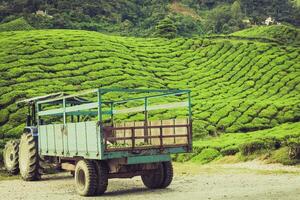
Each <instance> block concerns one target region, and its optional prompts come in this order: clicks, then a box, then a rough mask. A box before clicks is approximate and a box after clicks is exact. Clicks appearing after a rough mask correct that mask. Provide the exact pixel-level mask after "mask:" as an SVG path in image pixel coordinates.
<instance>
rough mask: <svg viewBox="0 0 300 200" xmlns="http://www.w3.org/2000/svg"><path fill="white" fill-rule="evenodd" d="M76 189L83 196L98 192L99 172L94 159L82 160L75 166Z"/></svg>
mask: <svg viewBox="0 0 300 200" xmlns="http://www.w3.org/2000/svg"><path fill="white" fill-rule="evenodd" d="M75 184H76V190H77V192H78V194H79V195H81V196H92V195H95V193H96V188H97V174H96V167H95V164H94V163H93V162H92V161H89V160H80V161H78V162H77V164H76V167H75Z"/></svg>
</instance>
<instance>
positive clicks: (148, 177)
mask: <svg viewBox="0 0 300 200" xmlns="http://www.w3.org/2000/svg"><path fill="white" fill-rule="evenodd" d="M163 175H164V169H163V164H162V163H158V168H157V169H156V170H155V171H154V172H152V173H149V174H144V175H142V176H141V178H142V181H143V183H144V185H145V186H146V187H147V188H149V189H159V188H161V185H162V183H163V178H164V176H163Z"/></svg>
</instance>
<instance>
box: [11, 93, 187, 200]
mask: <svg viewBox="0 0 300 200" xmlns="http://www.w3.org/2000/svg"><path fill="white" fill-rule="evenodd" d="M19 104H26V105H28V117H27V127H25V129H24V134H23V135H22V137H21V140H20V145H19V148H18V149H19V153H18V156H19V163H18V164H19V169H20V174H21V177H22V178H23V179H24V180H27V181H31V180H38V179H40V177H41V172H40V171H41V170H40V169H41V166H42V165H41V164H40V163H41V162H42V161H44V160H46V161H52V162H53V161H55V162H56V163H59V164H60V167H61V168H62V169H64V170H69V171H71V172H72V174H73V175H74V176H75V183H76V189H77V191H78V193H79V194H80V195H83V196H92V195H101V194H103V193H104V192H105V190H106V188H107V184H108V179H109V178H132V177H134V176H141V178H142V181H143V183H144V184H145V186H146V187H148V188H151V189H156V188H166V187H167V186H168V185H169V184H170V183H171V181H172V178H173V168H172V162H171V157H170V154H177V153H186V152H191V150H192V111H191V96H190V91H189V90H155V89H153V90H149V89H107V88H99V89H94V90H89V91H84V92H81V93H77V94H72V95H68V94H64V93H56V94H50V95H46V96H42V97H35V98H32V99H27V100H24V101H21V102H19ZM8 160H9V159H8Z"/></svg>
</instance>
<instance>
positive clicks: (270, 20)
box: [264, 17, 276, 26]
mask: <svg viewBox="0 0 300 200" xmlns="http://www.w3.org/2000/svg"><path fill="white" fill-rule="evenodd" d="M275 23H276V22H275V19H273V18H272V17H268V18H267V19H266V20H265V22H264V24H265V25H267V26H269V25H272V24H275Z"/></svg>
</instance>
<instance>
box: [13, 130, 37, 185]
mask: <svg viewBox="0 0 300 200" xmlns="http://www.w3.org/2000/svg"><path fill="white" fill-rule="evenodd" d="M36 143H37V142H36V140H35V139H34V137H33V136H32V135H31V134H29V133H24V134H23V135H22V136H21V141H20V146H19V168H20V174H21V177H22V179H23V180H25V181H36V180H40V179H41V170H42V169H41V166H40V163H39V162H40V158H39V154H38V148H37V144H36Z"/></svg>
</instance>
